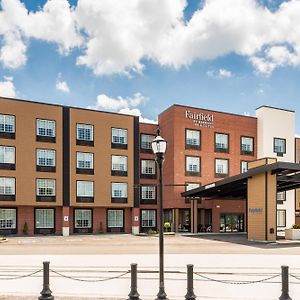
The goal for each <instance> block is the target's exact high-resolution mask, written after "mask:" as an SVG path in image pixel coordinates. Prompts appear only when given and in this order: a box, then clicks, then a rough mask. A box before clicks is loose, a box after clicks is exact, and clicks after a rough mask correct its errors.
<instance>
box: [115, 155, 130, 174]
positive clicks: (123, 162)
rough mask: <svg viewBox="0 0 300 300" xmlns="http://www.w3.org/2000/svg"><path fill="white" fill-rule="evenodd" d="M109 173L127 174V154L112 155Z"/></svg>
mask: <svg viewBox="0 0 300 300" xmlns="http://www.w3.org/2000/svg"><path fill="white" fill-rule="evenodd" d="M111 175H117V176H127V156H123V155H112V157H111Z"/></svg>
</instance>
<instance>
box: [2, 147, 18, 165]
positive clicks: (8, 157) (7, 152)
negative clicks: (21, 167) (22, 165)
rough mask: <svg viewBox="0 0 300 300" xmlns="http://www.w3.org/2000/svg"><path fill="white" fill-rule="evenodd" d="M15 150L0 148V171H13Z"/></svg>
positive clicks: (13, 148) (12, 148)
mask: <svg viewBox="0 0 300 300" xmlns="http://www.w3.org/2000/svg"><path fill="white" fill-rule="evenodd" d="M15 153H16V148H15V147H9V146H0V169H8V170H15V168H16V167H15V155H16V154H15Z"/></svg>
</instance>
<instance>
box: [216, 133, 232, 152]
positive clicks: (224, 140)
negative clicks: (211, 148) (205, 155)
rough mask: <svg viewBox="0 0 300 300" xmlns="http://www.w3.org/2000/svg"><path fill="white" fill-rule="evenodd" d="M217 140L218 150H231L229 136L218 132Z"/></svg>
mask: <svg viewBox="0 0 300 300" xmlns="http://www.w3.org/2000/svg"><path fill="white" fill-rule="evenodd" d="M215 139H216V140H215V145H216V148H217V149H223V150H229V134H227V133H220V132H216V134H215Z"/></svg>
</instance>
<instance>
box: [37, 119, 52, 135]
mask: <svg viewBox="0 0 300 300" xmlns="http://www.w3.org/2000/svg"><path fill="white" fill-rule="evenodd" d="M40 129H43V130H45V132H44V133H43V132H40ZM49 130H51V131H52V134H50V131H49ZM48 131H49V132H48ZM36 135H38V136H48V137H55V136H56V121H55V120H46V119H37V120H36Z"/></svg>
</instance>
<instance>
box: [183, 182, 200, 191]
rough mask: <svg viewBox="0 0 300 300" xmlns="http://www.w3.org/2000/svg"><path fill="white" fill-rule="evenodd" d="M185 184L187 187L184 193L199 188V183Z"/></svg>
mask: <svg viewBox="0 0 300 300" xmlns="http://www.w3.org/2000/svg"><path fill="white" fill-rule="evenodd" d="M186 184H187V186H186V187H185V190H186V191H190V190H193V189H196V188H198V187H200V183H191V182H188V183H186Z"/></svg>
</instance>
